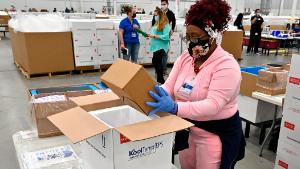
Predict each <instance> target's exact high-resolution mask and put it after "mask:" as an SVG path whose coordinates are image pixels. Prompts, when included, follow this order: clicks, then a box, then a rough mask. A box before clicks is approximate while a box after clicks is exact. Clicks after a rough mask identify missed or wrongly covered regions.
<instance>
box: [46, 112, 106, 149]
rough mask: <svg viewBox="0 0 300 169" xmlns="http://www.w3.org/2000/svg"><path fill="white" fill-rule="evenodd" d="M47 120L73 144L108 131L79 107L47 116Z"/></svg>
mask: <svg viewBox="0 0 300 169" xmlns="http://www.w3.org/2000/svg"><path fill="white" fill-rule="evenodd" d="M48 119H49V120H50V121H51V122H52V123H53V124H54V125H55V126H56V127H57V128H59V129H60V131H61V132H62V133H64V134H65V135H66V136H67V137H68V138H69V139H70V140H71V141H72V142H73V143H78V142H80V141H82V140H84V139H87V138H90V137H92V136H95V135H97V134H99V133H102V132H104V131H106V130H108V129H109V127H108V126H106V125H105V124H103V123H101V122H100V121H98V120H97V119H96V118H94V117H93V116H91V115H90V114H89V113H88V112H86V111H85V110H83V109H82V108H80V107H76V108H73V109H70V110H67V111H64V112H62V113H59V114H56V115H53V116H49V117H48Z"/></svg>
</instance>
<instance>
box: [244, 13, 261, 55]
mask: <svg viewBox="0 0 300 169" xmlns="http://www.w3.org/2000/svg"><path fill="white" fill-rule="evenodd" d="M263 23H264V19H263V18H262V17H261V15H260V10H259V9H256V10H255V15H254V16H252V17H251V30H250V42H249V45H248V48H247V53H249V52H250V51H251V49H252V48H253V47H254V53H255V54H259V53H258V47H259V44H260V39H261V32H262V25H263Z"/></svg>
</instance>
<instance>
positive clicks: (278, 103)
mask: <svg viewBox="0 0 300 169" xmlns="http://www.w3.org/2000/svg"><path fill="white" fill-rule="evenodd" d="M252 97H254V98H256V99H258V100H262V101H265V102H268V103H271V104H274V105H275V111H274V112H273V113H274V115H273V121H272V126H271V128H270V130H269V132H268V134H267V135H266V137H265V139H264V141H263V143H262V145H261V149H260V154H259V155H260V156H262V153H263V149H264V146H265V145H266V142H267V139H268V137H269V136H270V135H271V132H272V131H273V129H274V128H275V124H276V119H277V112H278V109H279V107H283V99H284V97H285V95H275V96H270V95H267V94H264V93H260V92H253V93H252Z"/></svg>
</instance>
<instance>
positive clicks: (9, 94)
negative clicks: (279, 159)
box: [0, 38, 291, 169]
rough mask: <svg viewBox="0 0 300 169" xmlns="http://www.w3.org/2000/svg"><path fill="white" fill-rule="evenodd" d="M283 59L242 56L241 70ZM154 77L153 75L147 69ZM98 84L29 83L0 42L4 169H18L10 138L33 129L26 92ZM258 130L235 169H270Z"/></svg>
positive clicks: (0, 160)
mask: <svg viewBox="0 0 300 169" xmlns="http://www.w3.org/2000/svg"><path fill="white" fill-rule="evenodd" d="M290 59H291V57H286V56H273V55H271V56H244V59H243V60H242V61H241V62H240V65H241V66H249V65H259V64H263V63H270V62H289V61H290ZM149 71H150V72H151V74H152V75H153V74H154V73H153V72H154V71H153V69H152V68H149ZM98 81H99V74H95V73H92V74H84V75H73V76H57V77H52V78H48V77H45V78H36V79H31V80H28V79H26V78H24V76H23V75H22V74H21V73H20V72H19V71H18V70H17V69H16V67H15V65H14V64H13V58H12V52H11V47H10V41H9V39H8V38H4V39H2V40H0V119H1V121H0V135H1V139H0V154H1V155H0V164H1V167H0V168H3V169H17V168H19V166H18V162H17V160H16V157H15V150H14V146H13V142H12V135H13V134H14V133H15V132H17V131H20V130H27V129H30V128H31V127H32V125H31V121H30V119H29V111H28V106H29V103H28V95H27V94H28V93H27V90H28V89H29V88H39V87H50V86H58V85H63V84H79V83H94V82H98ZM258 153H259V146H258V130H257V129H256V128H255V127H252V129H251V135H250V138H249V139H248V140H247V151H246V157H245V159H244V160H242V161H241V162H239V163H238V164H237V167H236V168H237V169H253V168H259V169H273V168H274V164H273V163H274V160H275V154H274V153H272V152H270V151H268V150H266V151H265V153H264V156H263V157H262V158H261V157H259V156H258Z"/></svg>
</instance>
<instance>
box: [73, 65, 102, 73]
mask: <svg viewBox="0 0 300 169" xmlns="http://www.w3.org/2000/svg"><path fill="white" fill-rule="evenodd" d="M99 72H101V70H100V67H99V68H95V66H77V67H76V68H75V70H74V71H73V73H75V74H84V73H99Z"/></svg>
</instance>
